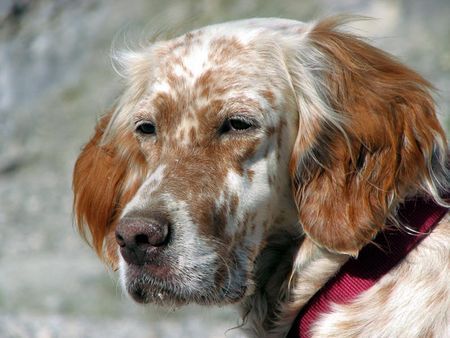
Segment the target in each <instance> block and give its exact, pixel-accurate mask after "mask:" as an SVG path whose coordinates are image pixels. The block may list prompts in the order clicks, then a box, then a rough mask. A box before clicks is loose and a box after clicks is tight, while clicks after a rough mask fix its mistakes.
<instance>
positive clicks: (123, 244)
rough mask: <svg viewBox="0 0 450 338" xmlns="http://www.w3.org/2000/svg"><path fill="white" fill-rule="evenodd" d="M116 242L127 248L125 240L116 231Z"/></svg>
mask: <svg viewBox="0 0 450 338" xmlns="http://www.w3.org/2000/svg"><path fill="white" fill-rule="evenodd" d="M116 242H117V244H119V246H120V247H124V246H125V239H124V238H123V237H122V236H121V235H120V234H119V233H118V232H117V231H116Z"/></svg>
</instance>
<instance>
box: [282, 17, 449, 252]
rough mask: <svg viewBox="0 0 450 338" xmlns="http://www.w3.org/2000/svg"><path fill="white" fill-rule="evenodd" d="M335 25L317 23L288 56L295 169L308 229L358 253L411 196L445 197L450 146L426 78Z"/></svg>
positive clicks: (334, 246)
mask: <svg viewBox="0 0 450 338" xmlns="http://www.w3.org/2000/svg"><path fill="white" fill-rule="evenodd" d="M339 24H340V20H339V19H329V20H326V21H323V22H320V23H318V24H316V25H315V26H314V27H313V28H312V30H311V31H310V32H309V33H308V35H307V36H304V37H303V40H302V42H301V44H300V45H301V47H299V48H297V50H296V51H295V52H293V56H292V57H291V59H290V61H288V68H289V73H290V76H291V79H292V84H293V88H294V91H295V95H296V97H297V100H298V110H299V129H298V136H297V139H296V143H295V145H294V151H293V154H292V158H291V164H290V171H291V176H292V182H293V189H294V194H295V199H296V203H297V207H298V212H299V219H300V222H301V224H302V226H303V227H304V230H305V232H306V233H307V235H309V236H310V237H311V239H313V240H314V241H315V242H316V243H317V244H319V245H321V246H323V247H325V248H327V249H328V250H331V251H334V252H340V253H347V254H352V255H356V254H357V253H358V251H359V250H360V249H361V247H362V246H364V245H365V244H367V243H368V242H370V241H371V239H372V238H373V237H374V236H375V234H376V233H377V232H378V231H379V230H380V229H382V228H383V227H384V225H385V223H386V220H387V219H388V218H389V216H392V215H393V213H395V208H396V207H397V206H398V204H399V203H400V202H401V201H402V200H403V199H404V198H405V197H407V196H408V195H410V194H417V193H419V192H424V193H426V194H429V195H432V196H433V197H434V198H435V199H437V200H439V194H438V190H439V187H438V186H439V184H441V185H443V186H444V187H446V188H448V176H446V174H447V171H446V169H445V168H446V153H447V143H446V140H445V134H444V132H443V130H442V128H441V126H440V124H439V121H438V120H437V118H436V115H435V112H434V103H433V99H432V97H431V96H430V94H429V90H430V84H429V83H428V82H427V81H426V80H424V79H423V78H422V77H421V76H420V75H418V74H417V73H415V72H414V71H412V70H410V69H408V68H406V67H405V66H403V65H401V64H400V63H399V62H398V61H395V60H394V59H393V58H392V57H391V56H389V55H387V54H386V53H384V52H382V51H380V50H379V49H377V48H374V47H372V46H370V45H369V44H367V43H365V42H363V41H362V40H361V39H359V38H357V37H355V36H354V35H351V34H348V33H344V32H342V31H339V30H338V29H337V27H338V26H339Z"/></svg>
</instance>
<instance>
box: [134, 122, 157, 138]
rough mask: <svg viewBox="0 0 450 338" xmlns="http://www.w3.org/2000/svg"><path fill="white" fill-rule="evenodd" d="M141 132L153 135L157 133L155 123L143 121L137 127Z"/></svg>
mask: <svg viewBox="0 0 450 338" xmlns="http://www.w3.org/2000/svg"><path fill="white" fill-rule="evenodd" d="M136 131H137V132H138V133H139V134H145V135H153V134H155V133H156V128H155V125H154V124H153V123H151V122H142V123H140V124H139V125H138V126H137V127H136Z"/></svg>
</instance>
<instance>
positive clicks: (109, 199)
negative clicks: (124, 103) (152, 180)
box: [73, 113, 145, 266]
mask: <svg viewBox="0 0 450 338" xmlns="http://www.w3.org/2000/svg"><path fill="white" fill-rule="evenodd" d="M111 115H112V113H109V114H107V115H105V116H103V117H102V118H101V119H100V121H99V122H98V124H97V126H96V129H95V135H94V136H93V137H92V138H91V140H90V141H89V142H88V143H87V144H86V145H85V146H84V148H83V150H82V152H81V154H80V156H79V157H78V160H77V162H76V164H75V168H74V173H73V192H74V213H75V220H76V223H77V225H78V229H79V231H80V233H81V235H82V236H83V237H84V238H85V239H87V238H88V236H87V234H86V229H87V230H89V232H90V235H91V236H90V243H91V244H92V246H93V248H94V249H95V251H96V252H97V254H98V255H99V256H100V257H101V258H104V259H105V260H106V261H107V263H109V264H110V265H113V266H114V265H115V264H116V263H117V253H116V251H117V246H116V245H115V241H114V229H115V223H116V221H117V218H118V216H120V211H121V210H122V208H123V207H124V206H125V205H126V203H128V201H129V200H130V199H131V198H132V196H133V195H134V194H135V192H136V191H137V189H138V187H139V185H140V184H141V179H142V178H143V174H142V171H143V170H144V168H145V166H144V163H145V160H144V158H143V155H142V154H141V153H140V151H139V149H138V147H137V145H136V141H135V140H134V138H133V137H132V136H131V135H130V134H127V133H126V132H124V133H116V135H120V137H115V138H114V139H112V140H110V141H109V142H107V143H106V144H103V140H102V139H103V134H104V132H105V129H106V128H107V125H108V123H109V121H110V119H111ZM137 170H138V171H139V172H138V173H136V171H137ZM105 237H106V239H105ZM87 240H88V239H87ZM88 241H89V240H88Z"/></svg>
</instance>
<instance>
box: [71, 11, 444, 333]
mask: <svg viewBox="0 0 450 338" xmlns="http://www.w3.org/2000/svg"><path fill="white" fill-rule="evenodd" d="M348 21H349V20H347V18H345V17H331V18H327V19H324V20H320V21H316V22H312V23H302V22H299V21H294V20H287V19H277V18H261V19H248V20H241V21H234V22H227V23H222V24H217V25H212V26H207V27H204V28H200V29H197V30H194V31H192V32H189V33H186V34H184V35H182V36H180V37H177V38H174V39H171V40H167V41H155V42H153V43H151V44H150V45H148V46H145V47H143V48H142V49H140V50H138V51H126V52H117V53H116V54H115V62H116V64H117V65H118V68H119V71H120V73H121V75H122V76H123V77H124V78H125V82H126V83H125V88H124V91H123V94H122V95H121V97H120V99H119V100H118V101H117V104H116V105H115V107H114V108H113V109H112V111H111V112H109V113H107V114H106V115H104V116H103V117H102V118H101V119H100V120H99V122H98V124H97V126H96V129H95V134H94V135H93V137H92V138H91V140H90V141H89V142H88V143H87V144H86V146H85V147H84V148H83V149H82V152H81V154H80V155H79V158H78V160H77V162H76V165H75V169H74V178H73V190H74V213H75V217H76V222H77V224H78V226H79V229H80V232H81V234H82V235H83V236H84V237H85V238H86V239H87V240H88V241H89V242H90V243H91V245H92V246H93V248H94V249H95V250H96V252H97V253H98V255H99V256H100V257H101V258H102V259H103V260H104V261H105V262H106V263H107V264H109V265H110V266H111V267H112V268H114V269H119V271H120V279H121V282H122V284H123V288H124V289H125V290H126V291H127V293H128V294H129V295H130V296H131V297H132V298H133V299H134V300H135V301H136V302H138V303H154V304H158V305H163V306H168V305H169V306H170V305H176V306H179V305H184V304H188V303H197V304H203V305H224V304H239V306H240V308H241V311H242V318H243V322H242V329H243V330H244V331H245V332H246V333H247V334H248V335H249V336H253V337H285V336H286V335H288V334H289V336H290V337H294V336H298V335H300V336H305V337H307V336H311V337H444V336H446V335H448V334H449V308H450V300H449V299H450V296H449V295H450V274H449V271H450V268H449V253H450V241H449V238H450V218H449V216H448V199H447V200H446V197H448V195H447V193H448V191H449V171H448V145H447V141H446V137H445V133H444V131H443V129H442V127H441V125H440V124H439V121H438V119H437V117H436V113H435V106H434V102H433V98H432V96H431V94H430V92H431V91H432V86H431V84H430V83H429V82H427V81H426V80H425V79H424V78H422V77H421V76H420V75H418V74H417V73H416V72H414V71H413V70H411V69H409V68H407V67H406V66H404V65H402V64H401V63H400V62H399V61H396V60H395V59H394V58H393V57H392V56H390V55H388V54H387V53H385V52H383V51H381V50H379V49H377V48H375V47H372V46H371V45H369V44H368V43H366V42H365V41H364V40H363V39H362V38H360V37H358V36H356V35H354V34H352V33H350V32H348V31H347V30H346V29H345V27H346V26H345V24H347V22H348ZM414 205H419V207H420V206H422V207H420V208H421V210H422V211H423V212H424V213H425V214H426V215H425V216H427V215H428V214H430V213H431V212H434V214H433V215H437V216H436V217H435V216H433V219H432V222H431V223H432V225H431V226H430V227H428V228H426V229H425V230H423V228H421V227H418V228H414V227H413V225H411V224H413V223H414V222H415V220H416V219H417V218H418V216H414V215H415V214H414V213H413V216H411V217H409V218H408V217H406V218H405V217H401V216H400V214H401V212H403V211H405V209H406V212H408V210H409V209H410V208H413V209H414ZM428 216H429V215H428ZM428 216H427V217H428ZM430 217H431V216H430ZM430 217H428V219H430ZM424 222H425V221H424ZM392 231H393V232H394V233H400V234H403V237H401V238H400V240H399V242H398V243H394V242H389V241H387V243H385V244H380V243H379V242H378V241H377V240H376V239H375V238H376V237H377V235H378V237H379V236H381V237H383V238H385V239H388V238H390V237H389V236H390V235H389V234H390V232H392ZM419 237H420V238H419ZM408 238H412V239H415V238H418V240H417V241H416V242H414V243H413V244H411V245H409V246H411V248H410V249H408V250H407V251H406V252H405V253H403V256H402V257H400V258H398V259H397V260H396V261H395V262H394V263H392V264H391V263H390V267H389V268H388V269H387V271H385V273H384V274H383V275H381V276H378V277H377V278H372V279H370V278H359V279H358V281H356V282H355V283H359V281H361V280H364V281H367V280H369V279H370V280H372V282H373V283H372V285H369V286H366V287H365V288H363V289H362V290H361V291H360V292H359V293H358V294H356V295H353V296H352V297H353V298H349V299H347V300H346V301H345V302H343V303H339V302H335V301H332V302H331V303H329V304H328V305H327V310H326V311H325V312H321V313H318V314H317V313H316V314H315V319H314V321H312V323H310V325H309V326H308V327H307V328H306V329H304V328H303V329H302V327H301V326H300V329H299V328H298V327H296V325H297V324H296V323H299V322H301V321H302V318H301V316H302V315H301V311H306V310H305V309H306V308H307V307H308V306H314V304H312V305H311V302H313V300H314V299H315V297H318V295H319V294H320V293H321V292H322V291H323V290H325V288H331V289H333V285H330V283H331V284H332V281H333V280H334V279H336V278H338V277H339V274H340V273H341V271H347V270H345V269H346V268H345V267H346V266H347V265H348V264H355V262H356V263H358V262H362V261H360V259H362V256H363V253H364V252H365V250H366V248H367V247H370V246H372V249H374V248H375V250H373V251H379V252H383V253H389V251H390V250H391V249H392V247H394V246H395V247H397V246H399V245H401V243H404V241H408ZM399 243H400V244H399ZM381 260H384V258H381ZM359 265H362V266H363V269H364V265H365V264H364V263H359ZM350 283H353V282H350ZM344 284H345V283H344ZM352 288H353V286H352V285H345V287H344V288H342V289H341V291H342V290H343V291H346V290H347V291H348V290H353V289H352ZM296 318H297V319H296ZM298 325H300V324H298ZM302 330H303V331H302ZM289 332H290V333H289Z"/></svg>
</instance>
